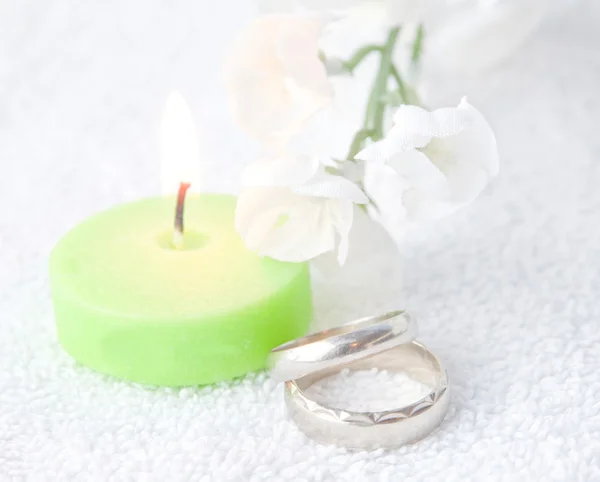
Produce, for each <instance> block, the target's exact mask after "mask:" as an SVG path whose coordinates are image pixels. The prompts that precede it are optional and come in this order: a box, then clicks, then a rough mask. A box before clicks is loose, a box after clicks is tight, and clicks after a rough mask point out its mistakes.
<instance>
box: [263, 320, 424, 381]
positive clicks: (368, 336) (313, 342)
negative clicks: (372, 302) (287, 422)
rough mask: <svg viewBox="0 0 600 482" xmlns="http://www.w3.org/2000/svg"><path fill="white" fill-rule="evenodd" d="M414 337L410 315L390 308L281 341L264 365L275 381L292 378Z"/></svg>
mask: <svg viewBox="0 0 600 482" xmlns="http://www.w3.org/2000/svg"><path fill="white" fill-rule="evenodd" d="M416 336H417V325H416V323H415V322H414V320H413V319H412V318H411V316H410V315H409V314H408V313H407V312H406V311H402V310H399V311H392V312H389V313H385V314H383V315H379V316H369V317H367V318H361V319H359V320H355V321H351V322H350V323H346V324H344V325H341V326H339V327H336V328H332V329H329V330H325V331H320V332H318V333H313V334H311V335H307V336H303V337H302V338H297V339H295V340H292V341H290V342H288V343H284V344H283V345H280V346H278V347H276V348H274V349H273V350H272V351H271V354H270V355H269V358H268V361H267V366H268V368H269V369H270V371H271V377H273V378H274V379H275V380H277V381H280V382H283V381H286V380H293V379H295V378H300V377H303V376H305V375H308V374H309V373H315V372H319V371H321V370H327V369H329V368H333V367H336V366H339V365H344V364H347V363H351V362H353V361H354V360H359V359H361V358H365V357H368V356H371V355H375V354H377V353H381V352H382V351H386V350H389V349H390V348H393V347H395V346H398V345H401V344H403V343H408V342H410V341H412V340H414V339H415V337H416Z"/></svg>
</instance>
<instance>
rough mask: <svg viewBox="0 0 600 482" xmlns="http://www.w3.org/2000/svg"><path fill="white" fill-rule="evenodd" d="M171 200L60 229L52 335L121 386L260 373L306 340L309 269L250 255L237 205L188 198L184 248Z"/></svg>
mask: <svg viewBox="0 0 600 482" xmlns="http://www.w3.org/2000/svg"><path fill="white" fill-rule="evenodd" d="M174 206H175V201H174V200H173V198H152V199H145V200H142V201H138V202H133V203H130V204H125V205H121V206H118V207H115V208H113V209H111V210H108V211H105V212H102V213H100V214H97V215H95V216H92V217H91V218H89V219H87V220H86V221H84V222H83V223H81V224H80V225H78V226H77V227H75V228H74V229H73V230H72V231H71V232H69V233H68V234H67V235H66V236H65V237H64V238H63V239H62V240H60V241H59V243H58V244H57V245H56V247H55V248H54V250H53V252H52V255H51V258H50V282H51V288H52V298H53V301H54V308H55V313H56V325H57V330H58V338H59V341H60V343H61V344H62V346H63V347H64V349H65V350H66V351H67V352H68V353H69V354H71V355H72V356H73V357H74V358H75V359H76V360H78V361H79V362H80V363H82V364H84V365H87V366H89V367H91V368H93V369H95V370H98V371H100V372H104V373H108V374H111V375H115V376H117V377H120V378H124V379H127V380H133V381H136V382H141V383H148V384H156V385H170V386H181V385H196V384H207V383H212V382H216V381H219V380H225V379H230V378H233V377H236V376H239V375H243V374H245V373H247V372H249V371H252V370H257V369H261V368H263V367H264V364H265V360H266V357H267V354H268V353H269V351H270V350H271V348H273V347H275V346H277V345H279V344H281V343H283V342H285V341H287V340H290V339H292V338H296V337H298V336H301V335H303V334H305V333H306V331H307V329H308V325H309V322H310V318H311V311H312V308H311V295H310V283H309V273H308V267H307V265H306V264H292V263H282V262H278V261H275V260H272V259H268V258H261V257H259V256H257V255H255V254H253V253H250V252H249V251H248V250H247V249H246V248H245V246H244V245H243V243H242V241H241V240H240V238H239V236H238V234H237V232H236V231H235V229H234V225H233V218H234V210H235V198H234V197H231V196H227V195H217V194H202V195H195V196H189V197H188V199H187V200H186V202H185V232H184V235H183V245H182V246H181V249H176V248H175V246H174V244H173V229H172V227H171V225H172V220H173V208H174Z"/></svg>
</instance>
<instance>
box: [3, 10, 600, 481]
mask: <svg viewBox="0 0 600 482" xmlns="http://www.w3.org/2000/svg"><path fill="white" fill-rule="evenodd" d="M243 4H244V5H245V4H246V2H233V1H228V2H203V1H191V0H188V1H180V2H166V1H165V2H162V1H158V0H148V1H145V2H141V1H133V0H124V1H119V2H116V1H107V2H67V1H61V0H47V1H39V0H38V1H29V2H27V1H19V2H17V1H16V0H13V1H7V2H2V4H1V5H0V55H1V57H0V163H1V165H2V173H1V174H0V199H1V201H2V202H1V204H0V233H1V238H0V262H1V265H0V266H1V271H0V480H2V481H8V480H16V481H20V480H32V481H33V480H35V481H36V482H37V481H46V480H47V481H64V480H77V481H108V480H111V481H164V480H169V481H184V480H203V481H210V480H214V481H218V482H221V481H230V480H233V481H245V480H250V481H258V480H274V481H280V480H293V481H303V480H305V481H312V480H322V481H334V480H335V481H354V482H357V481H370V480H373V481H378V480H381V481H386V480H389V481H405V482H408V481H439V480H443V481H445V482H450V481H466V480H473V481H483V480H491V481H500V480H502V481H503V480H506V481H521V480H523V481H528V480H544V481H567V480H568V481H596V480H600V468H599V464H600V417H599V412H600V303H599V301H598V300H599V293H600V250H599V248H598V247H599V245H600V223H599V219H600V218H599V213H600V189H599V185H600V134H599V132H598V127H599V125H600V100H599V99H600V97H599V96H598V86H599V85H600V56H599V55H598V42H599V41H600V37H599V36H598V28H597V24H598V22H599V21H600V8H599V6H598V3H597V2H595V1H594V0H588V1H584V2H581V3H580V5H579V6H578V7H577V9H576V10H574V11H572V12H571V13H569V14H568V15H565V16H563V17H562V18H560V19H556V20H554V21H551V22H549V23H548V24H547V25H545V26H544V27H543V29H542V30H541V31H539V32H538V33H537V34H536V35H535V37H534V38H532V39H531V40H530V41H529V42H528V43H527V45H526V46H525V47H524V50H523V51H522V52H520V53H519V54H518V55H517V56H516V57H514V58H513V59H512V60H511V61H510V62H509V63H507V64H505V65H502V66H500V67H499V68H497V69H496V70H495V71H494V72H493V73H492V72H490V73H488V74H486V75H485V76H482V77H477V78H471V79H462V80H458V79H457V80H456V81H453V80H452V79H444V81H443V82H441V81H440V82H439V83H438V84H437V85H439V86H440V90H439V91H437V92H433V91H432V92H431V94H435V95H434V97H435V96H437V97H438V98H443V99H445V101H446V102H445V104H446V105H453V104H455V103H456V101H457V100H458V99H460V96H462V95H463V94H465V93H468V94H469V99H470V101H471V102H473V104H474V105H477V106H478V108H479V109H481V111H482V112H485V114H486V116H487V117H488V118H489V119H490V122H491V123H492V125H493V126H494V127H495V129H496V133H497V138H498V143H499V148H500V153H501V173H500V176H499V177H498V179H497V180H496V181H495V182H494V184H493V186H492V188H491V189H489V190H488V191H487V192H486V193H485V194H484V196H483V197H482V198H481V199H480V200H479V201H478V202H477V203H475V204H473V205H472V206H470V207H469V208H467V209H465V210H463V211H460V212H458V213H457V214H455V215H454V216H452V217H451V218H448V219H447V220H444V221H443V222H441V223H438V224H436V225H435V227H431V228H427V229H423V230H421V231H419V232H415V233H413V234H412V236H411V237H410V238H409V240H408V241H407V244H406V246H404V247H403V250H402V253H403V261H404V262H403V266H404V268H403V270H402V271H399V270H398V268H397V263H392V262H391V261H392V260H391V259H390V260H388V262H387V263H381V264H379V265H378V266H380V267H382V269H381V270H380V271H379V272H374V273H371V274H369V275H368V276H367V275H365V278H364V279H363V280H362V281H363V283H362V284H355V285H354V286H353V287H348V288H346V289H344V288H343V287H342V285H341V284H339V283H341V280H343V277H342V278H335V279H336V280H337V281H336V282H335V283H334V282H330V283H326V282H324V281H323V280H322V279H321V278H319V279H318V280H317V281H315V286H314V289H315V305H316V312H317V313H316V323H317V324H318V325H326V324H328V325H331V324H335V323H339V322H341V321H343V320H345V319H347V318H348V317H355V316H359V315H365V314H370V313H373V312H377V311H380V310H381V309H385V308H389V307H392V306H398V305H401V306H406V307H408V308H409V309H412V310H413V311H416V312H417V313H418V314H420V315H421V316H420V321H421V335H420V338H421V340H423V341H424V342H425V343H427V344H428V345H429V347H430V348H431V349H432V350H434V351H435V352H436V353H437V354H438V355H439V356H440V357H441V358H442V359H443V360H444V361H445V362H446V364H447V366H448V369H449V373H450V379H451V381H452V384H453V390H452V402H451V408H450V412H449V414H448V417H447V419H446V421H445V422H444V424H443V425H442V427H441V428H440V429H439V430H438V431H437V432H436V433H435V434H433V435H432V436H431V437H429V438H427V439H425V440H424V441H422V442H421V443H419V444H417V445H414V446H410V447H405V448H402V449H399V450H396V451H390V452H384V451H375V452H356V453H352V452H348V451H346V450H343V449H340V448H336V447H330V446H319V445H317V444H315V443H313V442H311V441H309V440H307V439H305V438H304V436H303V435H302V434H300V433H299V432H298V430H297V429H296V428H295V427H294V426H293V425H292V424H291V423H290V422H289V421H288V420H287V418H286V415H285V410H284V405H283V403H282V392H281V387H280V386H276V385H275V384H274V383H273V382H271V381H269V380H268V379H267V378H266V377H265V375H264V374H259V375H254V376H249V377H247V378H245V379H243V380H240V381H237V382H235V383H230V384H221V385H218V386H214V387H207V388H201V389H196V388H185V389H181V390H173V389H155V388H145V387H140V386H136V385H132V384H129V383H125V382H120V381H117V380H114V379H112V378H109V377H106V376H102V375H99V374H96V373H94V372H92V371H90V370H88V369H86V368H83V367H79V366H77V365H75V364H74V362H73V361H71V359H70V358H69V357H68V356H67V355H65V354H64V353H63V352H62V351H61V349H60V348H59V346H58V344H57V341H56V335H55V332H54V327H53V316H52V311H51V302H50V299H49V295H48V283H47V272H46V261H47V256H48V253H49V251H50V249H51V248H52V246H53V245H54V243H55V242H56V241H57V240H58V239H59V237H60V236H61V235H62V234H63V233H64V232H65V231H66V230H67V229H69V228H70V227H71V226H73V225H74V223H76V222H78V221H80V220H82V219H84V218H85V217H86V216H88V215H89V214H90V213H92V212H94V211H96V210H98V209H100V208H104V207H108V206H111V205H114V204H116V203H118V202H121V201H125V200H132V199H136V198H139V197H141V196H146V195H151V194H154V193H158V191H159V181H158V172H159V167H158V148H157V137H156V128H157V126H158V120H159V114H160V112H161V110H162V105H163V101H164V98H165V95H166V94H167V92H168V90H169V89H170V88H171V87H173V86H178V87H180V88H181V90H182V91H183V93H184V94H185V95H187V97H188V99H189V100H190V102H191V105H192V108H193V111H194V113H195V115H196V117H197V118H198V119H199V120H201V121H202V123H203V124H204V126H205V129H206V130H207V136H206V137H207V139H208V140H210V141H211V143H212V144H211V145H212V146H213V152H212V154H211V155H209V156H207V157H208V159H207V160H206V163H205V166H204V171H203V173H204V179H205V182H206V188H207V189H212V190H221V191H222V190H226V191H227V190H231V191H233V190H236V189H237V187H238V179H239V173H240V170H241V167H242V166H243V165H244V164H245V163H247V162H248V161H250V160H251V159H252V158H253V156H254V154H255V153H256V146H254V145H252V144H251V143H250V142H249V141H248V140H247V139H246V138H245V137H244V136H243V135H242V134H240V133H239V132H238V131H237V130H235V129H234V127H233V125H232V122H231V121H230V120H229V115H228V113H227V111H226V108H225V107H226V102H225V98H224V95H223V89H222V87H221V85H220V83H219V72H218V65H219V61H220V59H221V57H222V55H223V52H224V48H225V47H224V46H225V45H226V44H227V42H228V41H229V39H230V37H231V35H232V34H233V33H234V32H235V31H237V30H238V29H239V28H240V27H241V26H242V25H243V23H244V22H245V21H246V20H247V19H248V18H249V17H250V15H252V12H251V11H250V7H248V6H246V7H244V8H245V9H247V10H244V9H243V8H242V7H241V6H242V5H243ZM239 8H242V10H238V9H239ZM216 146H219V149H216V148H215V147H216ZM351 250H352V248H351ZM376 256H377V259H379V260H380V261H381V258H380V253H376ZM400 278H403V288H402V289H401V287H400V285H399V280H400ZM336 283H337V284H336Z"/></svg>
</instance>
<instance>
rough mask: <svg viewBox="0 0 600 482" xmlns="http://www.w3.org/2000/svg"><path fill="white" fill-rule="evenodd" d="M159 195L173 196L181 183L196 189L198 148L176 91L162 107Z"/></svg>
mask: <svg viewBox="0 0 600 482" xmlns="http://www.w3.org/2000/svg"><path fill="white" fill-rule="evenodd" d="M159 146H160V159H161V185H162V192H163V194H168V195H172V194H175V193H176V192H177V190H178V188H179V185H180V184H181V183H186V184H191V186H192V189H194V190H198V182H199V178H200V145H199V142H198V134H197V132H196V125H195V124H194V118H193V116H192V111H191V110H190V108H189V106H188V105H187V103H186V101H185V99H184V98H183V96H182V95H181V94H180V93H179V92H178V91H172V92H171V93H170V94H169V95H168V97H167V101H166V104H165V110H164V114H163V117H162V122H161V126H160V132H159Z"/></svg>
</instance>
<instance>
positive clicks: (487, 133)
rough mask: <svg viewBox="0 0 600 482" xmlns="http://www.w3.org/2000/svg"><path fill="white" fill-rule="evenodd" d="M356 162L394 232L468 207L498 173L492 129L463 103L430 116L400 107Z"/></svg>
mask: <svg viewBox="0 0 600 482" xmlns="http://www.w3.org/2000/svg"><path fill="white" fill-rule="evenodd" d="M357 158H359V159H362V160H365V161H367V162H366V165H365V180H364V183H365V191H366V192H367V194H368V195H369V196H370V197H371V199H372V200H373V201H374V203H375V205H376V206H377V208H378V210H379V212H380V215H381V217H382V222H384V223H385V224H386V225H392V226H393V228H394V229H393V230H397V229H398V228H400V229H402V227H403V226H404V225H405V224H406V222H408V221H413V220H423V219H433V218H436V217H439V216H441V215H444V214H447V213H449V212H452V211H453V210H455V209H457V208H459V207H460V206H463V205H465V204H467V203H469V202H471V201H472V200H473V199H475V198H476V197H477V195H478V194H479V193H480V192H481V191H482V190H483V188H484V187H485V186H486V185H487V184H488V183H489V181H490V179H491V178H492V177H493V176H495V175H496V174H497V173H498V152H497V148H496V140H495V137H494V134H493V132H492V129H491V127H490V126H489V124H488V123H487V121H486V120H485V118H484V117H483V116H482V115H481V113H480V112H479V111H478V110H477V109H475V108H474V107H473V106H471V105H470V104H469V103H468V102H467V101H466V99H463V100H462V102H461V103H460V105H459V106H458V107H456V108H445V109H438V110H435V111H433V112H428V111H426V110H425V109H422V108H420V107H416V106H402V107H400V108H399V109H398V111H397V112H396V114H395V115H394V126H393V127H392V129H391V130H390V131H389V133H388V135H387V136H386V138H385V139H383V140H382V141H379V142H376V143H374V144H371V145H370V146H368V147H366V148H365V149H363V150H362V151H361V152H360V153H359V154H358V155H357Z"/></svg>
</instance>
